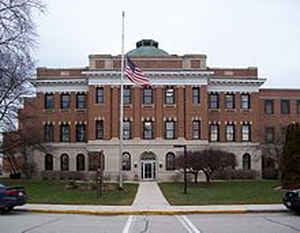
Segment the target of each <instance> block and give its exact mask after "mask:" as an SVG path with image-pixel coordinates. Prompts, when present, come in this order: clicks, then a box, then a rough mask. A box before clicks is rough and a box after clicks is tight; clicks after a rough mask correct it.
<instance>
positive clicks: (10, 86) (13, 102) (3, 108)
mask: <svg viewBox="0 0 300 233" xmlns="http://www.w3.org/2000/svg"><path fill="white" fill-rule="evenodd" d="M44 9H45V6H44V5H43V4H42V2H41V0H0V122H1V125H0V131H8V130H11V128H13V127H14V126H15V121H16V118H17V111H18V108H19V107H20V105H21V104H22V97H23V96H25V95H30V94H31V89H30V88H29V87H30V86H31V85H30V82H29V81H30V79H31V78H32V77H33V74H34V59H33V58H32V50H33V48H34V47H35V44H36V38H37V34H36V30H35V24H34V22H33V15H32V14H33V11H38V12H43V11H44Z"/></svg>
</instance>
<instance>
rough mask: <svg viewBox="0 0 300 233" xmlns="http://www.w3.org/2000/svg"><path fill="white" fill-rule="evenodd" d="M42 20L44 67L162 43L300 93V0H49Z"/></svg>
mask: <svg viewBox="0 0 300 233" xmlns="http://www.w3.org/2000/svg"><path fill="white" fill-rule="evenodd" d="M45 2H46V4H47V5H48V7H47V13H46V15H41V16H37V17H36V22H37V26H38V34H39V35H40V37H39V47H38V49H37V50H36V59H37V60H38V66H46V67H58V68H67V67H85V66H87V65H88V55H89V54H103V53H105V54H112V55H117V54H120V53H121V29H122V17H121V12H122V10H124V11H125V14H126V15H125V51H129V50H131V49H134V48H135V43H136V42H137V41H138V40H141V39H154V40H156V41H158V42H159V47H160V48H161V49H164V50H165V51H167V52H168V53H169V54H178V55H184V54H190V53H201V54H206V55H207V58H208V59H207V65H208V66H210V67H233V68H239V67H248V66H257V67H258V70H259V76H260V77H262V78H267V79H268V81H267V82H266V83H265V85H264V86H263V87H279V88H300V65H299V62H300V1H299V0H243V1H241V0H185V1H182V0H180V1H178V0H152V1H142V0H126V1H125V0H119V1H118V0H106V1H102V0H47V1H45Z"/></svg>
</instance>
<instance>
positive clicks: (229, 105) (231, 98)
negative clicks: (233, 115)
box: [225, 94, 235, 109]
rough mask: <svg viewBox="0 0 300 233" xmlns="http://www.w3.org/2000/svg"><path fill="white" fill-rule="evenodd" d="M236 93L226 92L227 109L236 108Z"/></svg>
mask: <svg viewBox="0 0 300 233" xmlns="http://www.w3.org/2000/svg"><path fill="white" fill-rule="evenodd" d="M234 97H235V95H234V94H226V95H225V108H226V109H234V108H235V98H234Z"/></svg>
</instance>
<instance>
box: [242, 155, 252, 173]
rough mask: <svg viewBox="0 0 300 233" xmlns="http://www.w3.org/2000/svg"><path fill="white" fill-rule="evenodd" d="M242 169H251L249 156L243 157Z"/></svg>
mask: <svg viewBox="0 0 300 233" xmlns="http://www.w3.org/2000/svg"><path fill="white" fill-rule="evenodd" d="M243 169H244V170H250V169H251V156H250V155H249V154H244V155H243Z"/></svg>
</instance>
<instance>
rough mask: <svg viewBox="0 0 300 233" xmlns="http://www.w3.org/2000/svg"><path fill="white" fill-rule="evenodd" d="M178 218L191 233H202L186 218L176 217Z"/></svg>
mask: <svg viewBox="0 0 300 233" xmlns="http://www.w3.org/2000/svg"><path fill="white" fill-rule="evenodd" d="M176 218H177V219H178V221H179V222H180V223H181V224H182V225H183V227H184V228H185V229H187V231H188V232H189V233H201V232H200V231H199V230H198V229H197V227H195V225H194V224H193V223H192V222H191V221H190V220H189V219H188V218H187V217H186V216H183V215H180V216H179V215H176Z"/></svg>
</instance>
